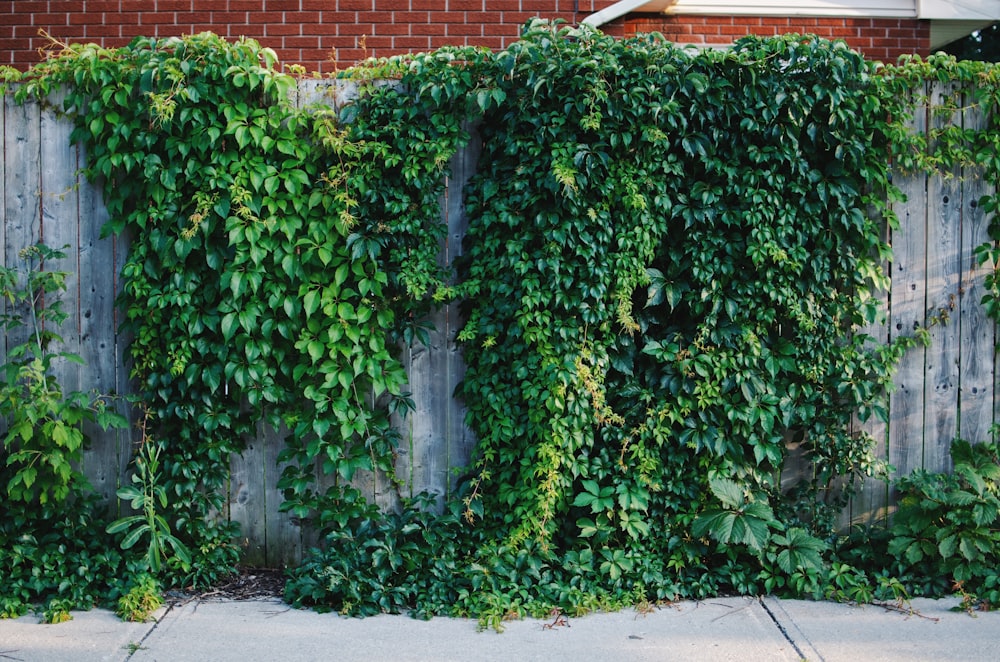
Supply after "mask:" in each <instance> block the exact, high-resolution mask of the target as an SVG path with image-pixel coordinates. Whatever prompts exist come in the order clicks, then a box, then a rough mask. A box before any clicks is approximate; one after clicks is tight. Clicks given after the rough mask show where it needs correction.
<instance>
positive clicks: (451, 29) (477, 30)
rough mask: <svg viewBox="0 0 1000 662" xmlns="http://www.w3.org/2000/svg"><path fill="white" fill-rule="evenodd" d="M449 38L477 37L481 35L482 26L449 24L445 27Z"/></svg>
mask: <svg viewBox="0 0 1000 662" xmlns="http://www.w3.org/2000/svg"><path fill="white" fill-rule="evenodd" d="M447 33H448V36H449V37H453V36H454V37H472V36H475V37H478V36H480V35H482V34H483V26H481V25H469V24H464V23H451V24H449V25H448V26H447Z"/></svg>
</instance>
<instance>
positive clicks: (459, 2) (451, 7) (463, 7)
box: [445, 0, 551, 11]
mask: <svg viewBox="0 0 1000 662" xmlns="http://www.w3.org/2000/svg"><path fill="white" fill-rule="evenodd" d="M445 7H446V9H447V10H448V11H483V9H485V8H484V7H483V0H447V2H446V3H445ZM550 9H551V8H550Z"/></svg>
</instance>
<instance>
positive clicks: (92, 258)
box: [0, 81, 998, 566]
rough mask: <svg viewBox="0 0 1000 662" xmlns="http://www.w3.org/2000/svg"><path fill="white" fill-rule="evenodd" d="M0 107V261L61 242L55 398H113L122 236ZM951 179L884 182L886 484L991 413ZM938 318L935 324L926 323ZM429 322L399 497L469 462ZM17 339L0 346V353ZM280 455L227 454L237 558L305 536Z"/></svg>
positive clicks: (28, 115) (986, 350)
mask: <svg viewBox="0 0 1000 662" xmlns="http://www.w3.org/2000/svg"><path fill="white" fill-rule="evenodd" d="M953 91H954V90H952V89H950V88H948V87H947V86H942V85H937V86H935V88H934V89H933V90H931V93H932V94H931V98H932V105H933V99H934V98H940V96H941V95H943V94H950V93H952V92H953ZM349 94H350V88H344V87H339V86H335V85H334V84H333V83H331V82H316V81H310V82H307V83H303V84H302V86H301V87H300V90H299V92H298V97H299V98H300V99H301V100H302V102H305V101H306V100H315V99H316V98H318V97H319V96H320V95H327V96H326V98H327V101H328V103H331V104H334V105H336V104H339V103H342V102H343V100H344V99H345V97H346V96H349ZM963 107H964V105H963ZM0 113H2V115H0V122H2V132H0V149H2V151H3V155H4V158H3V160H2V163H0V200H2V202H0V232H2V233H3V247H4V250H3V253H2V254H0V259H2V260H3V263H4V264H6V265H13V264H14V263H15V262H16V259H17V253H18V251H19V250H20V249H21V248H23V247H25V246H28V245H31V244H33V243H35V242H37V241H44V242H45V243H46V244H48V245H49V246H53V247H60V246H63V245H67V244H68V245H69V249H68V258H67V260H66V261H65V262H64V263H63V264H57V265H53V266H54V268H57V269H60V270H64V271H68V272H70V274H71V276H70V278H69V281H68V286H69V289H68V291H67V293H66V295H65V297H64V304H65V309H66V311H67V312H68V313H69V315H70V316H69V319H68V320H67V323H66V325H65V326H64V327H63V335H64V338H65V341H66V349H67V350H69V351H71V352H75V353H77V354H79V355H80V356H82V357H83V358H84V360H85V362H86V365H85V367H82V368H81V367H79V366H76V365H75V364H69V363H67V364H64V365H60V366H58V367H57V373H58V377H59V379H60V380H61V383H62V384H63V386H64V388H65V389H67V390H72V389H83V390H86V389H91V388H94V389H97V390H99V391H102V392H115V393H119V394H124V393H127V392H128V390H129V382H128V373H127V368H126V367H125V361H124V355H125V350H126V345H127V342H126V339H123V338H121V337H120V336H119V335H118V333H117V327H118V324H117V318H116V311H115V307H114V298H115V293H116V292H117V291H118V288H119V282H118V274H119V271H120V268H121V265H122V263H123V261H124V258H125V255H126V251H127V241H126V240H124V239H122V238H115V237H111V238H105V239H100V238H99V234H100V228H101V226H102V225H103V223H104V221H105V220H106V218H107V212H106V210H105V208H104V206H103V204H102V201H101V197H100V193H99V191H97V190H95V189H94V188H93V187H91V186H90V185H89V184H88V183H87V182H86V181H85V180H83V179H82V178H81V177H80V176H79V175H78V170H79V168H80V166H81V165H82V163H83V161H84V158H85V155H84V154H83V153H82V151H81V149H80V148H79V147H77V146H74V145H71V144H70V141H69V135H70V131H71V125H70V123H69V121H67V120H65V119H61V118H59V117H58V116H57V115H56V113H55V112H53V111H51V110H48V109H46V108H43V107H41V106H40V105H39V104H37V103H28V104H25V105H17V104H14V103H13V101H12V100H11V99H10V97H9V96H8V97H5V98H4V102H3V106H2V108H0ZM982 121H983V118H982V117H981V116H980V115H979V114H977V112H976V111H975V110H965V111H961V112H958V113H956V114H955V115H954V116H953V117H950V118H948V117H945V118H942V117H938V116H937V115H936V114H934V113H931V112H929V111H928V110H927V108H925V107H921V108H920V109H919V111H918V112H917V113H916V118H915V123H914V129H915V130H917V131H927V130H928V129H930V128H933V127H934V126H936V125H938V124H939V123H941V122H953V123H961V124H962V125H963V126H965V127H966V128H971V127H974V126H978V123H981V122H982ZM473 143H475V141H473ZM477 157H478V148H477V146H476V145H475V144H473V145H471V146H470V147H469V148H468V149H466V150H465V151H463V152H461V153H459V154H458V155H456V156H455V158H454V160H453V162H452V177H451V179H450V181H448V182H447V184H448V186H447V189H446V192H445V194H444V196H443V198H442V202H441V211H442V218H443V221H444V222H446V223H447V224H448V236H447V240H446V242H445V243H444V245H443V246H442V253H441V257H442V259H443V260H444V261H445V262H446V263H450V261H451V260H452V259H453V258H454V257H455V256H456V255H457V253H458V252H459V251H460V250H461V246H462V237H463V233H464V228H465V217H464V214H463V205H462V200H461V191H462V188H463V186H464V184H465V182H466V181H467V179H468V177H469V176H470V175H471V174H472V173H473V172H474V171H475V167H476V161H477ZM949 175H951V176H937V175H935V176H923V175H922V176H912V177H902V176H900V175H898V174H897V176H896V181H895V183H896V184H897V185H898V186H899V187H900V188H901V189H902V190H903V192H904V193H905V194H906V195H907V196H908V201H907V202H906V203H901V204H899V205H898V206H897V209H896V213H897V214H898V216H899V218H900V221H901V226H902V229H901V230H900V231H899V232H896V233H893V235H892V236H891V237H890V239H891V242H892V246H893V249H894V258H893V262H892V264H890V265H887V268H888V269H889V270H890V273H891V278H892V286H891V288H890V290H889V291H888V292H886V293H885V296H884V301H883V305H884V309H885V311H886V320H885V322H884V323H883V324H880V325H878V326H877V327H875V328H873V329H871V330H870V331H871V332H872V333H873V335H874V336H875V337H877V338H880V339H882V340H885V341H888V340H890V339H891V338H893V337H895V336H897V335H898V334H908V333H912V330H913V328H914V327H915V326H917V325H923V326H929V327H930V329H931V336H932V342H931V345H930V347H928V348H927V349H920V350H915V351H912V352H910V353H909V354H908V355H907V356H906V357H905V358H904V360H903V363H902V365H901V366H900V368H899V371H898V373H897V375H896V379H895V381H896V388H895V390H894V392H893V394H892V396H891V399H890V420H889V422H888V424H883V423H872V422H869V423H867V424H866V426H867V430H868V431H869V432H871V433H872V434H874V435H875V437H876V439H877V440H878V443H879V447H878V452H879V454H880V456H881V457H883V458H885V459H886V460H888V461H889V462H890V463H891V464H892V465H894V466H895V467H896V472H897V474H900V475H901V474H905V473H908V472H909V471H910V470H912V469H914V468H917V467H925V468H927V469H930V470H943V469H948V468H949V462H950V460H949V456H948V449H949V445H950V442H951V440H952V439H954V438H955V437H958V436H962V437H964V438H967V439H969V440H971V441H982V440H986V439H987V438H988V432H989V428H990V426H991V424H992V422H993V420H994V419H995V410H996V407H997V392H998V383H997V370H996V361H995V354H994V345H995V333H996V329H995V325H994V324H993V323H992V322H991V321H990V320H989V319H987V318H986V316H985V314H984V311H983V308H982V307H981V306H980V305H979V300H980V298H981V296H982V287H983V275H984V269H983V268H981V267H979V266H978V265H977V263H976V261H975V260H974V258H973V248H974V247H975V246H977V245H979V244H981V243H983V242H985V241H986V240H987V233H986V218H985V217H984V214H983V213H982V211H981V210H980V208H979V206H978V200H979V198H980V197H981V196H982V195H983V194H984V193H987V192H988V191H991V190H993V189H992V187H993V186H995V182H986V181H984V180H983V179H982V177H981V173H977V172H968V171H966V172H954V173H949ZM944 318H947V320H948V321H947V323H935V322H936V321H943V320H944ZM433 321H434V324H435V329H436V330H435V331H434V332H433V333H432V335H431V342H430V344H429V346H427V347H419V348H414V349H413V350H411V351H410V352H409V353H408V354H407V355H406V356H405V357H404V360H405V363H406V368H407V370H408V371H409V375H410V386H411V391H412V393H413V398H414V401H415V403H416V407H417V408H416V411H415V412H414V413H412V414H411V415H410V416H409V417H408V418H407V419H406V420H405V421H401V422H400V428H401V431H402V432H403V441H402V444H401V448H400V452H399V461H398V466H397V469H398V475H399V476H400V477H401V478H403V479H404V480H405V485H404V487H403V490H404V491H405V492H410V493H417V492H420V491H421V490H428V491H431V492H434V493H437V494H442V495H444V494H447V493H448V491H449V489H450V488H451V481H452V476H451V469H452V468H453V467H461V466H463V465H465V464H466V463H467V461H468V459H469V456H470V453H471V451H472V446H473V438H472V435H471V433H470V432H469V430H468V429H467V428H466V426H465V425H464V422H463V418H464V411H463V406H462V404H461V403H460V402H458V401H456V400H454V399H453V398H452V393H453V390H454V387H455V384H456V383H457V382H458V380H460V379H461V378H462V373H463V370H464V367H463V363H462V358H461V354H460V353H459V351H458V349H457V347H456V344H455V334H456V332H457V329H458V323H459V320H458V311H457V309H456V308H455V307H454V306H450V307H446V308H444V309H442V310H440V311H438V313H437V314H436V317H435V319H434V320H433ZM18 340H19V339H18V338H16V337H13V336H9V337H6V338H4V339H3V342H2V343H0V359H3V358H4V357H5V356H6V351H7V348H8V347H10V346H11V345H12V343H16V342H18ZM91 433H92V436H93V438H94V443H93V445H92V447H91V448H89V449H88V450H87V452H86V455H85V458H84V463H83V470H84V472H85V473H86V475H87V476H88V477H89V478H90V480H91V482H92V483H93V485H94V487H95V488H96V490H97V491H98V492H99V493H100V494H101V495H102V496H103V497H104V498H105V499H107V500H108V502H109V503H113V499H114V493H115V490H116V489H117V487H118V485H119V483H120V481H121V480H122V479H123V477H124V476H126V475H127V470H128V464H129V462H130V460H131V458H132V455H133V452H134V447H133V445H134V441H135V433H134V432H133V431H117V432H113V433H102V432H101V431H99V430H92V431H91ZM282 445H283V444H282V441H281V438H280V436H279V435H278V434H276V433H275V432H274V431H269V430H265V429H263V428H262V429H261V431H260V434H259V435H258V436H257V438H255V439H252V440H250V441H249V443H248V445H247V448H246V451H245V452H244V453H243V454H242V455H240V456H236V457H233V458H232V463H231V467H232V469H231V475H230V489H229V496H228V499H227V502H228V503H227V511H228V512H225V513H220V514H219V516H221V517H229V518H231V519H232V520H234V521H238V522H239V523H240V524H241V526H242V532H243V534H242V535H243V544H244V547H245V559H246V561H247V563H249V564H259V565H265V564H266V565H271V566H279V565H283V564H286V563H293V562H295V561H296V560H297V559H299V558H300V557H301V554H302V551H303V546H304V545H308V544H310V542H311V539H310V537H309V535H308V534H307V533H304V532H303V528H302V527H300V526H299V523H298V522H296V521H295V520H294V518H292V517H290V516H289V515H288V514H286V513H282V512H280V511H279V508H278V507H279V505H280V503H281V500H282V497H281V494H280V492H279V491H278V490H277V487H276V482H277V477H278V476H279V475H280V473H281V467H280V466H279V465H278V463H277V454H278V452H279V451H280V450H281V448H282ZM358 484H359V485H360V486H362V487H363V488H364V490H365V491H366V493H367V494H368V495H369V496H370V497H372V498H374V499H375V501H376V502H378V503H379V504H381V505H383V506H390V505H391V504H392V503H393V502H394V499H395V494H396V493H395V491H394V489H390V488H388V486H386V485H384V484H382V483H381V482H380V481H378V480H377V479H375V478H374V477H372V476H367V477H364V476H363V477H361V478H360V479H358ZM892 503H893V495H892V494H890V490H889V488H888V487H887V486H886V484H885V483H883V482H879V481H870V482H868V483H866V484H865V485H864V487H863V489H862V492H861V494H860V495H859V496H858V497H856V498H855V499H854V501H853V502H852V504H851V506H850V508H849V510H848V512H846V513H845V521H875V520H878V519H881V518H884V517H885V515H886V514H887V513H888V512H890V511H891V507H892Z"/></svg>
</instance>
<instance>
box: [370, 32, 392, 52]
mask: <svg viewBox="0 0 1000 662" xmlns="http://www.w3.org/2000/svg"><path fill="white" fill-rule="evenodd" d="M365 46H366V47H367V48H368V49H372V48H392V37H382V36H379V35H368V36H367V37H366V38H365Z"/></svg>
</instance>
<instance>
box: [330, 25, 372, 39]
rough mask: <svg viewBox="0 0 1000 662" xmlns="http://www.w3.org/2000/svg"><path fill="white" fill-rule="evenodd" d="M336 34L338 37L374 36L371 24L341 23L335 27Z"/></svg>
mask: <svg viewBox="0 0 1000 662" xmlns="http://www.w3.org/2000/svg"><path fill="white" fill-rule="evenodd" d="M337 34H338V35H340V36H355V37H360V36H361V35H365V34H367V35H371V34H375V26H374V25H372V24H371V23H341V24H340V25H338V26H337Z"/></svg>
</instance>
